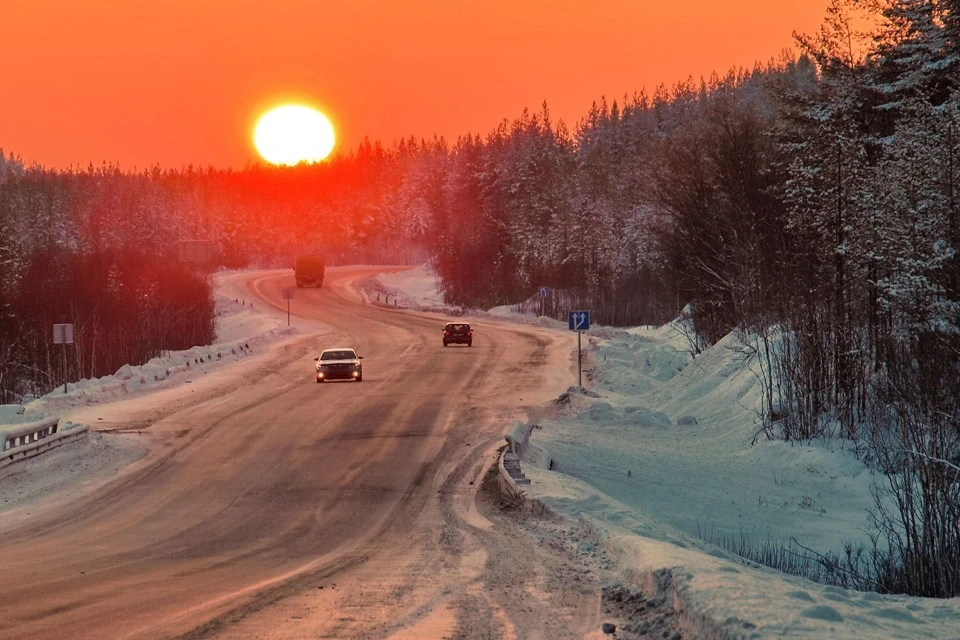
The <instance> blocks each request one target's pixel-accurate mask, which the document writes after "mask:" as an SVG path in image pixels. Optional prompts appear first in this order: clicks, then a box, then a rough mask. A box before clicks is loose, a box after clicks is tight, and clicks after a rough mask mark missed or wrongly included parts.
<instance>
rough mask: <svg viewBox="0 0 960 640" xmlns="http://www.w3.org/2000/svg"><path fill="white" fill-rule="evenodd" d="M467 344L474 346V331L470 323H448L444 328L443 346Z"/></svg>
mask: <svg viewBox="0 0 960 640" xmlns="http://www.w3.org/2000/svg"><path fill="white" fill-rule="evenodd" d="M448 344H465V345H467V346H468V347H472V346H473V329H471V328H470V323H469V322H448V323H447V324H446V325H444V327H443V346H447V345H448Z"/></svg>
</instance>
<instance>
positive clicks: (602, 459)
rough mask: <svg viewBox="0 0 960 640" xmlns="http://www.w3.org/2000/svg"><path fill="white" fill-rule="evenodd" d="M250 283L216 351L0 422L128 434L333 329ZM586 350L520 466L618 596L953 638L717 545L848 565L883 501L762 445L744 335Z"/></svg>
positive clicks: (230, 280)
mask: <svg viewBox="0 0 960 640" xmlns="http://www.w3.org/2000/svg"><path fill="white" fill-rule="evenodd" d="M249 275H250V272H224V273H222V274H219V275H218V276H217V278H216V286H217V335H218V338H217V341H216V342H215V344H213V345H206V346H198V347H195V348H193V349H190V350H188V351H183V352H173V353H169V354H165V355H164V356H163V357H160V358H155V359H154V360H151V361H150V362H149V363H147V364H145V365H142V366H138V367H133V366H125V367H123V368H121V369H120V371H118V372H117V373H116V374H115V375H113V376H107V377H105V378H100V379H98V380H85V381H81V382H80V383H77V384H76V385H73V384H71V385H69V386H68V393H66V394H64V393H63V390H62V388H61V389H59V390H57V391H54V392H53V393H51V394H48V395H47V396H44V397H42V398H38V399H35V400H33V401H31V402H29V403H26V404H25V405H24V406H5V407H0V424H2V423H12V422H25V421H33V420H37V419H40V418H42V417H44V416H48V415H62V416H64V417H65V418H66V419H68V420H70V421H73V422H75V423H90V424H93V423H97V422H100V421H102V420H104V419H106V420H108V421H109V420H120V419H121V417H122V416H123V415H124V412H127V411H133V410H134V409H133V407H136V411H138V412H143V411H144V410H145V408H147V409H149V408H153V409H156V410H157V411H161V410H162V407H163V406H164V405H166V404H169V403H171V402H172V401H174V400H175V399H176V398H182V397H183V396H184V395H186V394H195V395H196V394H202V393H203V389H207V390H208V392H212V391H210V390H213V389H215V388H216V387H217V385H225V384H229V383H230V380H231V379H235V378H236V377H237V376H241V375H243V372H244V371H245V370H246V367H249V366H255V363H256V361H257V360H258V359H259V358H262V357H264V355H265V354H266V353H267V352H268V351H269V350H270V349H271V348H273V347H276V346H278V345H280V344H282V343H284V342H287V341H290V340H296V339H297V338H298V337H301V338H302V337H303V334H304V332H305V329H307V328H309V330H310V331H311V332H316V331H318V330H321V331H322V330H324V329H323V327H322V326H320V325H309V326H308V323H307V322H306V321H304V320H302V319H298V320H297V323H295V324H294V326H287V318H286V315H285V313H284V312H283V311H282V310H280V309H276V308H270V307H262V308H261V307H257V308H254V307H253V305H252V304H251V303H250V301H249V298H250V294H249V292H248V290H247V289H246V288H245V285H244V284H243V283H244V282H245V281H246V280H247V279H248V278H249ZM359 286H360V290H359V291H358V297H359V298H360V299H365V300H368V301H378V302H380V303H382V304H389V305H391V306H393V305H397V306H403V307H407V308H411V309H420V310H431V311H445V312H446V313H448V314H456V313H458V311H459V310H457V309H452V308H450V307H447V306H446V305H444V304H443V302H442V300H441V299H440V296H439V295H438V294H437V290H436V280H435V278H434V276H433V274H432V272H431V270H430V269H429V267H427V266H423V267H420V268H417V269H411V270H404V271H397V272H395V273H390V274H382V275H380V276H378V277H375V278H367V279H365V280H363V281H361V282H360V283H359ZM378 296H379V298H378ZM387 296H389V298H387ZM470 313H471V316H473V315H476V313H485V315H486V317H488V318H491V319H498V320H500V321H510V322H523V323H526V324H530V325H535V326H540V327H542V328H544V330H548V331H566V330H567V325H566V323H561V322H558V321H556V320H551V319H547V318H538V317H536V316H535V315H533V314H527V315H520V314H517V313H515V312H514V310H512V309H511V308H509V307H504V308H498V309H491V310H489V311H487V312H476V311H475V310H471V311H470ZM583 339H584V340H583V343H584V371H583V377H584V386H585V387H586V388H584V389H581V388H578V387H576V386H572V387H571V388H570V390H569V392H568V393H566V394H564V395H563V396H561V397H560V398H558V399H557V402H556V403H555V405H554V406H553V407H552V408H550V410H549V411H547V412H545V413H546V414H547V416H548V418H547V419H543V420H541V421H539V422H538V424H537V425H536V426H535V427H534V428H533V429H532V430H530V427H531V426H532V425H526V427H527V428H526V429H523V431H524V433H526V432H527V431H529V432H530V438H529V445H528V447H527V449H526V450H525V452H524V454H523V457H522V461H521V464H522V470H523V472H524V474H525V475H526V476H527V477H528V478H529V479H530V480H531V484H530V485H527V486H525V487H524V490H525V491H526V492H527V497H528V499H529V500H530V501H532V502H534V503H537V504H539V505H543V506H545V507H546V508H548V509H549V510H551V511H554V512H556V513H560V514H563V515H565V516H569V517H570V518H573V519H575V520H577V521H579V523H580V524H581V525H583V524H586V525H588V526H589V527H590V529H591V530H593V531H594V532H595V535H596V536H597V540H598V542H602V543H603V545H604V547H605V549H606V551H607V552H608V553H609V554H610V555H611V556H612V557H613V558H615V560H616V563H617V569H618V572H619V575H620V577H621V579H622V580H623V581H624V582H625V583H631V582H632V583H635V584H637V585H638V586H639V585H641V584H643V583H644V582H645V581H646V582H647V583H649V581H650V576H652V575H654V574H655V573H656V572H662V571H663V570H668V571H670V572H671V574H672V577H673V585H674V587H675V588H676V590H677V594H678V595H677V598H678V602H677V603H676V604H677V605H678V606H681V607H682V608H683V609H684V616H683V619H684V620H685V623H684V624H685V625H686V629H685V631H686V635H685V637H694V636H695V635H697V633H698V629H700V628H701V627H703V628H704V629H705V628H706V627H704V626H703V625H705V624H706V623H703V622H702V620H704V619H706V620H709V621H711V624H712V626H713V627H714V628H719V629H722V631H723V632H724V633H726V634H729V635H732V636H733V637H749V638H801V639H807V638H857V639H859V640H868V639H874V638H876V639H881V638H882V639H888V638H960V598H955V599H952V600H933V599H922V598H910V597H901V596H881V595H878V594H875V593H867V592H857V591H852V590H845V589H841V588H838V587H832V586H826V585H822V584H818V583H815V582H812V581H810V580H806V579H803V578H799V577H794V576H788V575H784V574H781V573H779V572H777V571H774V570H772V569H769V568H766V567H761V566H757V565H754V564H753V563H750V562H747V561H745V560H743V559H741V558H739V557H738V556H735V555H733V554H731V553H729V552H727V551H725V550H723V549H722V548H721V546H717V545H718V544H719V543H721V542H722V541H723V540H727V541H730V542H733V543H734V544H739V543H740V542H741V541H742V540H743V539H747V540H748V541H749V543H750V544H751V545H753V546H757V547H759V546H762V545H764V544H771V543H776V544H783V545H787V544H790V542H791V540H795V541H796V542H797V543H798V544H800V545H802V546H803V547H805V548H807V549H810V550H812V551H815V552H817V553H826V552H831V553H837V554H840V553H841V552H842V549H843V545H844V544H845V543H847V542H853V543H854V544H861V543H862V544H869V537H868V536H869V533H870V526H869V523H870V521H869V517H870V510H871V508H872V507H873V504H874V499H873V497H872V495H871V492H870V486H871V483H872V482H873V481H874V479H875V478H874V477H873V475H872V473H871V472H870V470H869V469H867V467H866V466H864V464H863V463H862V462H860V461H859V460H857V458H856V457H855V456H854V455H853V453H852V452H851V451H849V450H848V449H847V448H845V447H844V446H842V445H841V444H838V443H837V442H818V443H812V444H796V443H784V442H775V441H768V440H765V439H763V438H762V437H761V438H759V439H757V438H756V433H757V428H758V427H757V415H758V406H757V405H758V402H759V401H760V392H759V388H758V380H759V379H758V376H757V371H756V370H755V368H754V367H753V366H751V363H750V361H749V360H746V359H745V358H744V357H743V355H742V350H741V349H739V348H738V347H739V346H740V345H739V342H738V341H737V338H736V337H735V336H729V337H728V338H726V339H725V340H723V341H721V343H720V344H718V345H716V346H714V347H712V348H710V349H708V350H707V351H706V352H704V353H702V354H699V355H698V356H697V357H696V358H693V357H691V356H690V354H689V352H688V345H687V341H686V339H685V337H684V336H683V335H682V333H681V332H680V331H678V327H677V326H675V325H667V326H664V327H658V328H653V327H636V328H631V329H628V330H620V329H613V328H609V327H599V326H593V327H591V329H590V330H589V331H588V332H586V333H584V334H583ZM188 383H189V384H188ZM571 384H572V385H575V384H576V380H571ZM100 424H101V426H102V422H100ZM511 428H512V430H513V431H512V433H513V434H514V435H515V436H516V434H517V433H518V426H517V425H514V426H513V427H509V426H505V428H504V433H505V434H506V433H507V432H510V431H511ZM92 438H96V436H95V435H94V436H92ZM94 445H96V446H94ZM94 445H87V446H86V447H76V448H75V451H77V452H79V453H75V454H73V455H85V456H89V455H96V451H97V450H99V449H101V448H102V446H106V445H103V444H102V443H101V441H99V440H94ZM101 445H102V446H101ZM126 446H127V448H126V449H123V450H121V451H119V453H118V451H116V450H114V451H112V452H111V453H110V460H111V465H114V464H117V465H119V464H120V463H121V462H122V459H124V456H125V455H126V456H127V457H126V459H127V460H129V459H135V457H136V456H137V455H140V453H141V452H140V450H139V449H138V448H137V447H136V446H133V445H126ZM51 455H53V454H51ZM57 455H60V456H63V455H65V454H63V453H60V454H57ZM27 475H28V474H22V473H21V474H18V475H17V476H16V478H15V481H16V483H17V487H18V492H19V493H18V495H21V496H27V497H26V498H24V497H21V498H20V500H19V502H17V504H22V503H23V501H24V500H27V499H28V498H29V496H30V495H31V492H30V490H29V487H27V488H26V489H25V488H24V484H26V483H28V482H29V479H27V478H25V476H27ZM38 475H39V474H38ZM60 481H61V482H62V481H63V480H62V478H61V480H60ZM4 483H7V484H9V483H10V478H5V479H4ZM12 506H16V505H12ZM12 506H11V508H12ZM714 543H716V544H714ZM707 626H709V625H707ZM703 635H709V634H707V633H706V632H703Z"/></svg>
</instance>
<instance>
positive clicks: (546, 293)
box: [537, 287, 550, 298]
mask: <svg viewBox="0 0 960 640" xmlns="http://www.w3.org/2000/svg"><path fill="white" fill-rule="evenodd" d="M537 297H538V298H549V297H550V289H548V288H547V287H540V288H539V289H537Z"/></svg>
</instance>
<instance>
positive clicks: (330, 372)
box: [314, 347, 363, 384]
mask: <svg viewBox="0 0 960 640" xmlns="http://www.w3.org/2000/svg"><path fill="white" fill-rule="evenodd" d="M314 360H316V362H317V383H318V384H319V383H321V382H324V381H326V380H356V381H357V382H362V381H363V365H362V364H360V361H361V360H363V356H358V355H357V352H356V351H354V350H353V349H351V348H349V347H336V348H334V349H324V350H323V352H321V353H320V357H318V358H314Z"/></svg>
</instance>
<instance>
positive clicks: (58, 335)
mask: <svg viewBox="0 0 960 640" xmlns="http://www.w3.org/2000/svg"><path fill="white" fill-rule="evenodd" d="M53 344H59V345H63V346H62V348H61V351H62V353H63V393H64V394H66V393H67V345H68V344H73V325H72V324H55V325H53Z"/></svg>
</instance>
